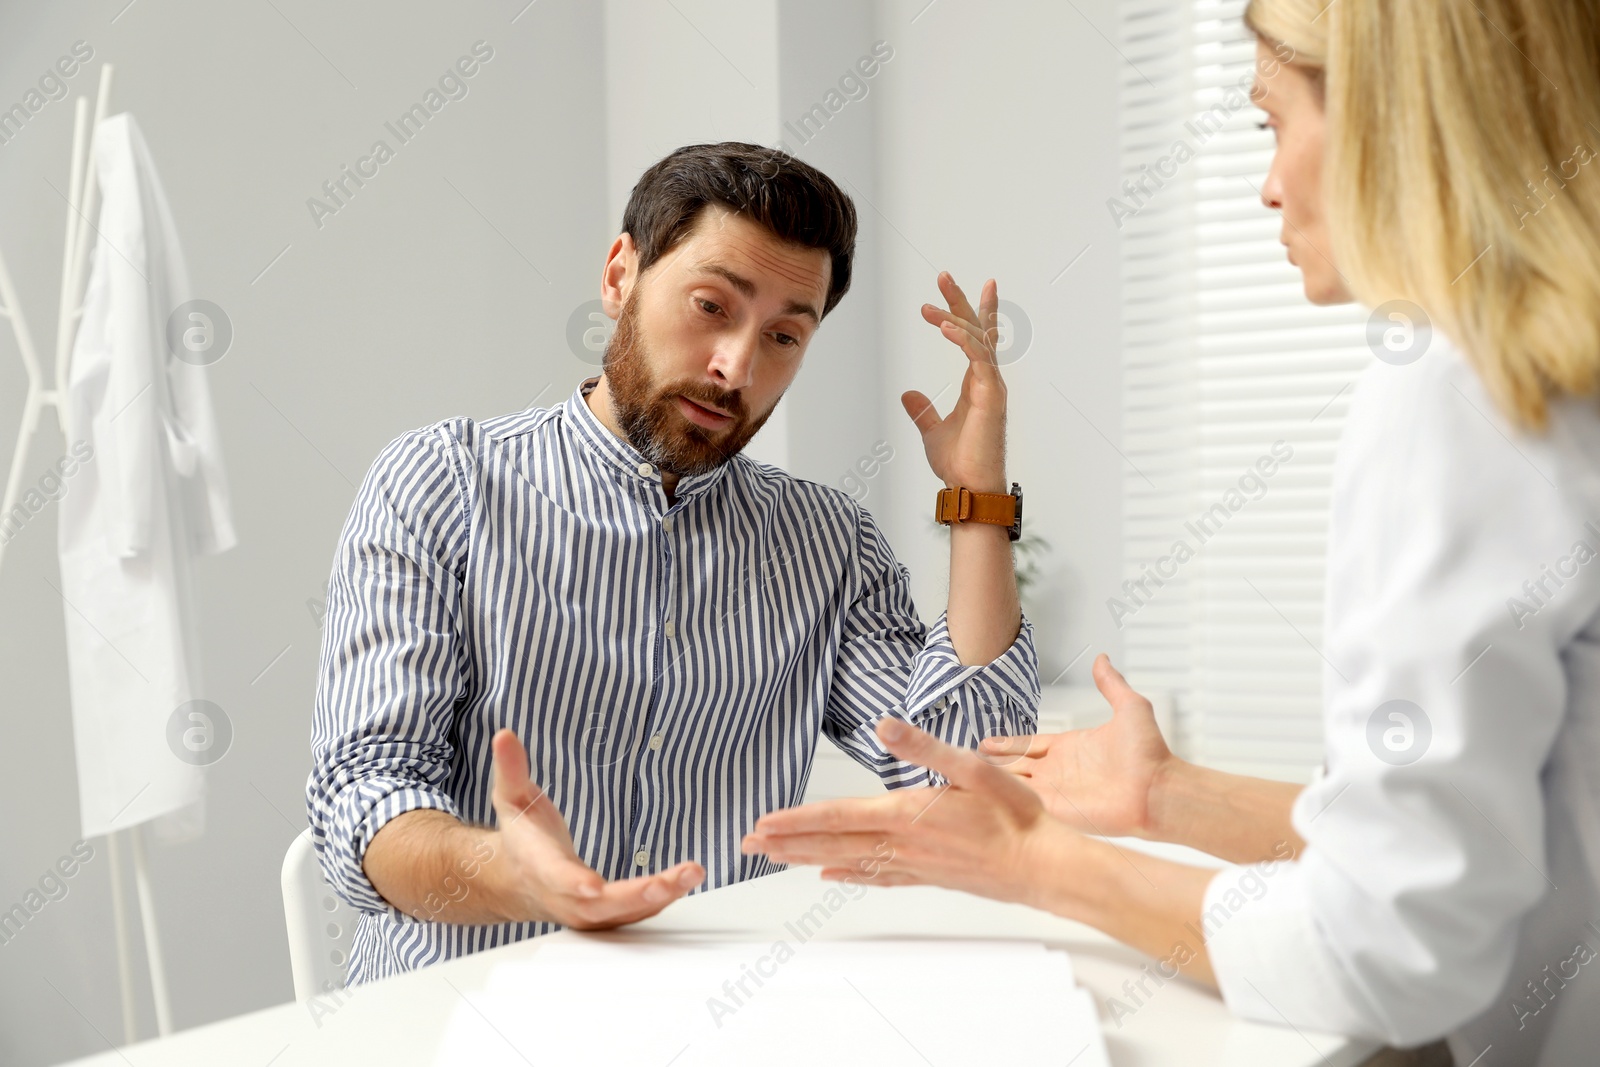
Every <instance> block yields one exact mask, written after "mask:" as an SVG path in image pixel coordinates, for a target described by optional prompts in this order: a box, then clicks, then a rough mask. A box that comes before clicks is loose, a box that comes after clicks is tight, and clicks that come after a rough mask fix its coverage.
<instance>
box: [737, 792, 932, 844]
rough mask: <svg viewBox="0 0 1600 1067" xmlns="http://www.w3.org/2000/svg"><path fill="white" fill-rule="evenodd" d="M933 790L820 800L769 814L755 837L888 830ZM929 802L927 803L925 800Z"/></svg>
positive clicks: (757, 826) (759, 822) (757, 822)
mask: <svg viewBox="0 0 1600 1067" xmlns="http://www.w3.org/2000/svg"><path fill="white" fill-rule="evenodd" d="M929 792H931V790H925V789H924V790H913V789H901V790H897V791H896V792H894V793H893V794H891V795H889V796H883V797H860V798H848V799H843V800H819V801H817V802H815V803H812V804H804V805H801V806H800V807H798V808H785V809H783V810H782V811H769V812H768V813H767V814H765V815H763V816H761V818H759V819H757V820H756V825H755V828H754V829H753V830H752V831H751V833H752V834H765V835H777V834H801V833H870V832H873V831H884V830H887V829H889V828H891V827H893V826H894V825H896V823H897V821H898V820H899V818H900V817H901V811H902V809H904V808H905V807H906V806H907V805H908V804H909V805H915V804H916V802H917V800H916V794H919V793H929ZM924 803H925V801H924Z"/></svg>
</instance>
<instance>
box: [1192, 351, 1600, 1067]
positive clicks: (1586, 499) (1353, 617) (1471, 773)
mask: <svg viewBox="0 0 1600 1067" xmlns="http://www.w3.org/2000/svg"><path fill="white" fill-rule="evenodd" d="M1524 583H1529V584H1528V585H1525V584H1524ZM1539 583H1543V589H1542V590H1541V589H1540V588H1539ZM1558 583H1559V584H1558ZM1327 591H1328V596H1327V603H1326V619H1325V628H1324V640H1323V653H1324V655H1325V656H1326V659H1327V663H1328V666H1327V668H1326V669H1325V670H1324V694H1325V702H1324V703H1325V734H1326V744H1327V748H1326V751H1327V764H1326V767H1325V768H1324V770H1323V773H1322V774H1321V775H1320V776H1319V777H1318V778H1317V779H1316V780H1315V781H1314V782H1313V783H1312V784H1311V785H1310V786H1309V787H1308V788H1307V789H1306V790H1305V791H1304V792H1303V793H1302V794H1301V795H1300V797H1299V799H1298V800H1297V802H1296V803H1295V805H1294V811H1293V820H1294V826H1295V829H1296V830H1297V831H1298V832H1299V833H1300V834H1301V835H1302V836H1303V837H1304V838H1305V840H1306V842H1307V848H1306V851H1305V852H1304V853H1303V854H1302V856H1301V857H1300V858H1299V860H1298V861H1297V862H1284V863H1280V864H1270V865H1267V866H1266V867H1265V869H1252V868H1236V869H1232V870H1229V871H1227V872H1225V873H1224V874H1222V875H1221V876H1219V877H1217V878H1216V879H1215V880H1214V881H1213V882H1212V883H1211V885H1210V886H1209V888H1208V890H1207V893H1206V897H1205V908H1206V912H1207V914H1208V915H1209V916H1210V919H1211V922H1210V923H1208V930H1207V944H1208V946H1209V949H1210V952H1211V957H1212V961H1213V964H1214V967H1215V970H1216V974H1217V978H1218V982H1219V984H1220V987H1221V990H1222V994H1223V996H1224V997H1225V999H1226V1000H1227V1003H1228V1006H1229V1007H1230V1008H1232V1009H1233V1010H1234V1011H1235V1012H1237V1013H1238V1014H1240V1015H1243V1016H1246V1017H1248V1018H1252V1019H1259V1020H1262V1021H1267V1022H1273V1023H1278V1024H1282V1023H1284V1022H1289V1023H1292V1024H1294V1025H1295V1026H1298V1027H1301V1028H1315V1029H1321V1030H1329V1031H1336V1032H1343V1033H1352V1034H1363V1035H1370V1036H1374V1037H1378V1038H1381V1039H1383V1040H1385V1041H1388V1042H1390V1043H1392V1044H1395V1045H1414V1044H1417V1043H1420V1042H1422V1041H1424V1040H1427V1039H1432V1038H1435V1037H1437V1036H1439V1035H1441V1034H1445V1033H1450V1034H1451V1045H1452V1049H1453V1051H1454V1053H1455V1056H1456V1062H1457V1063H1458V1064H1461V1065H1463V1067H1464V1065H1466V1064H1468V1063H1472V1062H1474V1061H1475V1060H1476V1058H1477V1057H1478V1055H1479V1054H1480V1053H1482V1052H1483V1051H1484V1049H1485V1048H1487V1047H1488V1046H1490V1045H1493V1048H1494V1051H1493V1052H1491V1053H1490V1054H1489V1056H1488V1057H1487V1058H1485V1059H1484V1060H1482V1061H1479V1062H1480V1063H1481V1064H1483V1065H1486V1064H1518V1065H1532V1064H1539V1063H1543V1064H1575V1063H1593V1062H1596V1058H1597V1056H1600V1053H1597V1052H1596V1049H1600V893H1597V886H1600V617H1597V614H1600V406H1597V405H1596V404H1595V403H1594V402H1592V401H1579V400H1563V401H1560V402H1558V403H1557V404H1556V405H1555V406H1554V409H1553V412H1552V423H1551V428H1550V431H1549V432H1548V433H1547V434H1545V435H1542V436H1537V435H1531V434H1527V433H1522V432H1519V431H1517V430H1516V429H1514V428H1513V427H1512V426H1511V425H1509V424H1508V423H1507V421H1506V420H1505V419H1503V418H1502V417H1501V415H1500V414H1499V413H1498V412H1497V411H1496V409H1495V407H1494V405H1493V403H1492V402H1491V401H1490V399H1489V397H1488V396H1487V394H1486V393H1485V390H1484V388H1483V385H1482V383H1481V382H1480V380H1479V378H1478V377H1477V375H1476V374H1475V373H1474V372H1473V371H1472V370H1471V368H1470V367H1469V366H1468V365H1467V363H1466V361H1465V359H1464V358H1463V357H1462V355H1461V354H1460V352H1459V351H1458V350H1457V349H1455V348H1454V347H1453V346H1451V345H1450V344H1449V343H1448V341H1446V340H1445V339H1444V338H1443V336H1442V335H1441V334H1439V333H1438V332H1437V331H1436V332H1435V333H1434V335H1433V343H1432V347H1431V349H1430V350H1429V351H1428V353H1427V354H1426V355H1425V356H1424V357H1423V358H1422V359H1421V360H1420V361H1418V362H1416V363H1414V364H1411V365H1408V366H1391V365H1389V364H1386V363H1380V362H1374V364H1373V365H1372V366H1371V367H1370V368H1368V369H1367V370H1366V371H1364V372H1363V373H1362V375H1361V377H1360V379H1359V381H1358V383H1357V385H1356V390H1355V394H1354V397H1353V399H1352V402H1351V406H1350V413H1349V419H1348V422H1347V423H1346V426H1345V429H1344V435H1343V437H1342V438H1341V440H1340V442H1339V448H1338V453H1337V458H1336V463H1335V476H1334V489H1333V500H1332V507H1331V521H1330V529H1329V547H1328V569H1327ZM1394 699H1401V700H1407V701H1411V702H1414V704H1415V705H1417V706H1418V707H1420V708H1421V709H1422V710H1423V713H1424V714H1425V715H1426V717H1427V720H1428V722H1429V723H1430V724H1431V730H1432V737H1431V740H1430V741H1429V742H1428V744H1427V747H1426V750H1425V752H1424V754H1423V755H1422V756H1421V758H1419V759H1417V760H1416V762H1414V763H1411V764H1409V765H1405V766H1396V765H1392V764H1391V763H1389V762H1386V761H1385V760H1383V759H1380V758H1378V756H1377V755H1376V754H1375V751H1376V749H1375V748H1374V747H1373V745H1372V744H1370V743H1369V720H1371V719H1372V717H1373V713H1374V711H1375V710H1376V709H1378V708H1379V706H1380V705H1382V704H1384V703H1385V702H1386V701H1390V700H1394ZM1411 718H1413V719H1415V716H1411ZM1400 725H1402V724H1401V723H1400V722H1399V721H1398V720H1390V719H1389V718H1388V716H1387V713H1386V714H1385V715H1384V716H1383V722H1382V723H1380V726H1381V727H1383V728H1388V727H1391V726H1400ZM1413 725H1414V726H1415V725H1417V724H1413ZM1414 736H1415V735H1414ZM1393 740H1394V741H1396V742H1403V741H1404V736H1403V734H1397V735H1395V736H1394V738H1393ZM1378 747H1382V742H1381V741H1380V742H1379V746H1378ZM1213 926H1214V929H1211V928H1210V927H1213ZM1546 967H1548V968H1549V970H1548V971H1547V970H1546V969H1545V968H1546ZM1530 982H1531V983H1534V984H1535V985H1529V983H1530ZM1535 986H1537V988H1538V990H1540V991H1539V992H1535Z"/></svg>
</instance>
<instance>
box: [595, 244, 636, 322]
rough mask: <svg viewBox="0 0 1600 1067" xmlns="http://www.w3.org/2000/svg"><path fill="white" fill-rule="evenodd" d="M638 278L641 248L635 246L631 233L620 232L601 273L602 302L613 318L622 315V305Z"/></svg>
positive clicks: (608, 314) (607, 254)
mask: <svg viewBox="0 0 1600 1067" xmlns="http://www.w3.org/2000/svg"><path fill="white" fill-rule="evenodd" d="M638 280H639V249H638V248H637V247H635V245H634V243H633V235H632V234H631V233H623V234H619V235H618V236H617V239H616V240H615V241H612V242H611V251H610V252H608V253H606V266H605V270H603V271H602V272H601V273H600V303H601V304H602V305H603V306H604V308H605V312H606V315H607V316H609V317H610V318H613V319H615V318H618V317H619V316H621V314H622V305H623V304H624V303H626V302H627V299H628V294H629V293H630V292H632V291H633V286H634V284H635V283H636V282H637V281H638Z"/></svg>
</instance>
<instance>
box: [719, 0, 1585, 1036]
mask: <svg viewBox="0 0 1600 1067" xmlns="http://www.w3.org/2000/svg"><path fill="white" fill-rule="evenodd" d="M1246 22H1247V24H1248V25H1249V26H1250V27H1251V29H1252V30H1253V31H1254V32H1255V33H1256V35H1257V38H1258V41H1259V48H1258V55H1259V57H1260V59H1261V62H1260V63H1258V67H1257V77H1256V86H1255V96H1256V98H1257V100H1258V102H1259V103H1260V104H1261V106H1262V107H1263V108H1264V109H1265V111H1266V112H1267V114H1268V116H1269V124H1270V126H1271V127H1272V129H1273V131H1274V134H1275V136H1276V139H1277V151H1276V154H1275V156H1274V159H1273V163H1272V168H1271V172H1270V174H1269V176H1268V179H1267V182H1266V184H1265V185H1264V186H1263V189H1262V198H1263V200H1264V201H1265V202H1266V203H1267V205H1268V206H1270V207H1273V208H1276V209H1278V210H1280V211H1281V212H1282V214H1283V241H1284V243H1285V244H1286V245H1287V246H1288V249H1289V256H1290V259H1291V261H1292V262H1293V263H1295V264H1296V265H1297V266H1298V267H1299V268H1300V270H1301V272H1302V274H1303V275H1304V281H1305V290H1306V294H1307V296H1308V297H1309V298H1310V299H1311V300H1312V301H1314V302H1317V303H1337V302H1342V301H1348V300H1352V299H1355V300H1359V301H1361V302H1362V303H1363V304H1366V305H1367V306H1369V307H1372V308H1374V309H1377V310H1378V311H1379V312H1382V315H1381V316H1380V315H1377V314H1375V316H1374V320H1375V329H1374V331H1373V332H1374V333H1376V335H1377V337H1378V339H1379V340H1380V341H1383V340H1387V341H1389V342H1391V343H1390V344H1389V345H1388V346H1387V351H1385V350H1381V349H1375V351H1379V354H1380V355H1382V356H1383V357H1384V358H1382V359H1380V360H1377V361H1375V362H1374V363H1373V365H1372V366H1371V367H1369V368H1368V369H1367V370H1366V371H1364V372H1363V374H1362V375H1361V377H1360V380H1359V382H1358V384H1357V386H1356V389H1355V392H1354V394H1353V397H1352V400H1351V406H1350V411H1349V417H1348V421H1347V424H1346V428H1345V431H1344V436H1343V438H1342V440H1341V442H1340V446H1339V453H1338V458H1337V462H1336V470H1335V480H1334V492H1333V504H1332V509H1331V520H1330V529H1329V548H1328V571H1327V573H1328V583H1327V599H1326V620H1325V621H1326V625H1325V630H1324V643H1323V647H1322V648H1321V649H1320V651H1321V653H1322V654H1323V656H1324V659H1325V660H1326V662H1327V664H1328V667H1327V669H1326V671H1325V672H1324V690H1325V741H1326V746H1325V747H1326V752H1327V764H1326V766H1325V768H1324V769H1323V771H1322V773H1321V774H1320V775H1319V776H1318V777H1317V778H1316V779H1315V780H1314V781H1313V782H1312V783H1311V784H1310V785H1309V786H1306V787H1303V788H1302V787H1298V786H1294V785H1289V784H1285V783H1280V782H1269V781H1263V780H1259V779H1251V778H1245V777H1240V776H1236V775H1230V774H1224V773H1221V772H1218V771H1213V770H1207V769H1204V768H1200V767H1196V766H1194V765H1191V764H1188V763H1186V762H1184V761H1182V760H1180V759H1177V758H1176V757H1174V756H1173V754H1172V753H1171V752H1170V751H1169V750H1168V748H1167V746H1166V744H1165V743H1164V741H1163V740H1162V738H1161V736H1160V733H1159V731H1158V730H1157V729H1156V726H1155V721H1154V718H1153V716H1152V714H1151V710H1150V705H1149V704H1148V703H1147V702H1146V701H1145V700H1143V699H1142V698H1141V697H1140V696H1139V695H1138V694H1137V693H1135V692H1134V691H1133V690H1132V689H1130V688H1129V687H1128V685H1127V683H1126V682H1125V681H1124V680H1123V679H1122V677H1121V675H1119V674H1118V673H1117V672H1116V671H1115V670H1114V669H1112V667H1111V665H1110V664H1109V662H1107V661H1106V659H1105V658H1104V657H1101V658H1100V659H1099V660H1097V662H1096V663H1095V668H1094V674H1095V681H1096V684H1097V685H1098V686H1099V687H1100V690H1101V692H1102V693H1103V694H1104V695H1105V696H1106V698H1107V700H1108V701H1109V702H1110V704H1111V705H1112V708H1113V717H1112V719H1111V721H1110V722H1109V723H1107V724H1106V725H1104V726H1101V727H1098V728H1096V729H1093V730H1087V731H1076V732H1072V733H1067V734H1061V735H1055V736H1044V737H1038V738H1033V739H1031V744H1030V743H1029V739H1016V740H1017V741H1019V742H1021V744H1022V745H1025V746H1026V750H1025V754H1020V755H1018V754H1017V753H1021V752H1022V751H1023V749H1021V748H1019V747H1017V744H1016V743H1014V742H1009V741H1007V740H1006V739H994V738H991V739H990V740H989V741H987V742H985V747H986V748H987V749H988V751H989V754H990V758H989V759H988V760H987V761H986V760H985V759H983V758H980V757H979V756H978V755H975V754H972V753H965V752H959V751H955V750H952V749H949V748H948V747H946V746H943V745H941V744H940V743H938V742H937V741H935V740H934V739H932V738H929V737H927V736H926V735H922V734H920V733H919V732H918V731H915V730H914V729H913V728H911V727H909V726H907V725H906V724H903V723H900V722H885V723H883V724H882V726H881V729H880V737H881V738H882V739H883V740H884V742H885V743H886V744H887V745H888V747H889V748H890V749H891V750H892V751H893V752H894V753H895V754H896V755H898V756H901V757H903V758H907V759H912V760H916V761H919V762H922V763H924V764H926V765H927V766H929V767H931V768H933V769H935V770H937V771H939V772H940V773H942V774H943V775H944V776H945V777H946V778H947V779H948V780H949V781H950V783H951V784H952V788H950V789H948V790H943V791H939V790H933V791H930V790H918V791H907V792H902V793H899V794H893V795H890V796H887V797H884V798H875V799H872V800H861V801H839V802H831V803H828V804H819V805H811V806H808V807H805V808H799V809H793V810H790V811H784V812H776V813H773V814H770V815H768V816H766V817H764V818H763V819H762V820H761V821H760V822H758V823H757V825H756V828H755V831H754V832H753V833H752V834H751V835H750V837H749V838H748V839H747V844H746V847H747V849H748V850H749V851H760V852H765V853H767V854H769V855H771V856H772V857H773V858H775V859H778V860H782V861H789V862H798V863H813V864H821V865H822V866H823V867H824V876H825V877H830V878H842V877H847V876H852V874H853V870H854V869H855V865H856V863H857V861H858V859H860V858H864V857H875V854H874V851H873V850H874V849H876V848H881V847H882V844H883V843H884V842H885V841H887V842H888V844H889V846H890V847H892V849H893V859H892V860H891V861H890V862H889V863H887V864H884V865H882V867H881V872H880V873H878V874H877V875H876V876H875V879H874V880H875V881H877V882H882V883H885V884H890V885H902V884H914V883H934V884H939V885H945V886H950V887H953V888H958V889H964V890H968V891H970V892H974V893H980V894H984V895H987V896H992V897H997V898H1000V899H1005V900H1015V901H1023V902H1026V903H1029V904H1032V905H1034V906H1036V907H1041V908H1046V909H1048V910H1050V911H1053V912H1055V913H1057V914H1060V915H1063V916H1066V917H1068V918H1072V919H1076V920H1081V921H1084V922H1087V923H1091V924H1093V925H1095V926H1097V927H1099V928H1100V929H1102V930H1105V931H1106V932H1108V933H1109V934H1111V935H1113V936H1115V937H1117V938H1120V939H1122V940H1124V941H1126V942H1128V943H1130V944H1132V945H1134V946H1135V947H1137V948H1139V949H1141V950H1143V951H1145V952H1148V953H1149V954H1150V955H1152V956H1154V957H1155V958H1156V959H1157V960H1158V964H1159V967H1160V968H1161V969H1162V971H1163V972H1164V973H1165V974H1167V975H1169V976H1170V975H1173V974H1175V973H1177V971H1179V970H1182V971H1184V972H1186V973H1187V974H1189V975H1190V976H1191V977H1192V978H1194V979H1196V980H1198V981H1201V982H1208V983H1212V984H1215V985H1216V986H1218V987H1219V988H1220V991H1221V993H1222V995H1223V997H1224V999H1225V1000H1226V1002H1227V1004H1228V1005H1229V1007H1230V1008H1231V1009H1233V1010H1234V1011H1235V1012H1237V1013H1238V1014H1240V1015H1243V1016H1246V1017H1249V1018H1252V1019H1259V1020H1263V1021H1268V1022H1273V1023H1279V1024H1282V1023H1284V1022H1287V1023H1290V1024H1292V1025H1295V1026H1297V1027H1305V1028H1315V1029H1321V1030H1329V1031H1336V1032H1342V1033H1347V1034H1355V1035H1363V1036H1370V1037H1376V1038H1380V1039H1382V1040H1385V1041H1387V1042H1390V1043H1391V1044H1394V1045H1397V1046H1416V1045H1420V1044H1422V1043H1423V1042H1428V1041H1433V1040H1434V1039H1437V1038H1440V1037H1441V1036H1445V1035H1449V1044H1450V1051H1451V1052H1453V1054H1454V1056H1455V1058H1456V1062H1457V1063H1459V1064H1461V1065H1463V1067H1465V1065H1467V1064H1472V1063H1476V1062H1480V1061H1479V1057H1480V1056H1483V1055H1484V1053H1485V1052H1486V1051H1487V1050H1489V1049H1490V1048H1491V1047H1492V1050H1493V1051H1492V1052H1489V1053H1488V1056H1487V1057H1486V1058H1484V1059H1482V1060H1481V1062H1482V1063H1483V1064H1486V1065H1489V1064H1532V1063H1541V1062H1542V1063H1551V1064H1554V1063H1587V1062H1593V1061H1594V1057H1595V1052H1594V1050H1595V1049H1596V1048H1600V1034H1597V1030H1600V892H1597V885H1600V565H1595V566H1591V565H1590V564H1591V562H1592V561H1593V560H1595V559H1596V558H1597V555H1600V409H1597V406H1596V400H1595V399H1594V395H1593V394H1594V392H1595V389H1596V385H1597V375H1600V173H1589V168H1588V167H1587V165H1588V164H1589V162H1590V160H1591V159H1592V158H1593V156H1594V155H1595V151H1594V147H1595V146H1596V145H1600V127H1597V126H1595V125H1593V124H1592V123H1600V69H1597V67H1600V2H1597V0H1564V2H1563V0H1474V3H1471V4H1465V3H1461V4H1458V3H1453V2H1452V3H1446V2H1442V0H1436V2H1432V3H1422V2H1418V3H1410V4H1385V3H1383V2H1382V0H1338V2H1337V3H1334V4H1326V0H1252V3H1251V4H1250V5H1249V7H1248V9H1247V12H1246ZM1285 57H1288V58H1289V60H1290V62H1288V63H1287V64H1285V65H1282V66H1281V67H1279V66H1278V64H1277V63H1276V62H1275V61H1276V60H1277V59H1280V58H1285ZM1324 97H1325V98H1324ZM1395 301H1400V302H1402V303H1399V304H1395V303H1393V302H1395ZM1396 309H1398V310H1396ZM1424 314H1425V316H1426V318H1427V320H1428V321H1429V322H1430V323H1431V325H1432V333H1431V338H1430V335H1429V333H1428V332H1427V331H1426V329H1425V328H1421V327H1423V323H1422V316H1423V315H1424ZM1396 315H1398V316H1399V317H1396ZM1418 328H1421V329H1418ZM1408 329H1413V330H1417V332H1415V333H1407V332H1406V331H1407V330H1408ZM1395 330H1398V331H1399V332H1398V333H1394V332H1393V331H1395ZM1408 338H1409V339H1410V341H1411V342H1412V345H1411V347H1410V348H1409V349H1407V348H1406V347H1405V346H1404V345H1403V344H1402V345H1399V346H1396V345H1395V344H1393V343H1392V342H1394V341H1395V340H1396V339H1398V340H1400V341H1405V340H1407V339H1408ZM1397 347H1398V348H1399V349H1400V350H1399V351H1397V350H1396V349H1397ZM1007 753H1012V754H1013V755H1011V756H1009V757H1007V758H1006V759H1002V757H1004V756H1005V754H1007ZM1007 759H1008V760H1009V762H1008V761H1007ZM1002 763H1004V764H1005V765H1004V767H1003V769H1002V767H1001V766H1000V765H999V764H1002ZM1089 834H1095V835H1109V836H1118V835H1135V836H1139V837H1144V838H1149V839H1154V840H1163V841H1171V842H1177V843H1180V844H1185V845H1190V846H1193V847H1196V848H1199V849H1202V850H1204V851H1206V852H1209V853H1212V854H1214V855H1217V856H1221V857H1223V858H1225V859H1228V860H1231V861H1234V862H1236V863H1241V864H1248V866H1242V867H1236V868H1232V869H1228V870H1224V871H1222V872H1220V873H1219V872H1216V871H1213V870H1208V869H1201V868H1194V867H1188V866H1184V865H1182V864H1178V863H1172V862H1166V861H1162V860H1157V859H1154V858H1149V857H1146V856H1143V855H1137V854H1130V853H1128V852H1127V851H1125V850H1118V849H1117V848H1116V847H1115V846H1114V845H1113V844H1111V843H1109V842H1105V841H1102V840H1099V839H1098V838H1097V837H1091V836H1088V835H1089ZM877 855H880V856H881V853H879V854H877ZM1591 972H1592V973H1591Z"/></svg>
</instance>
